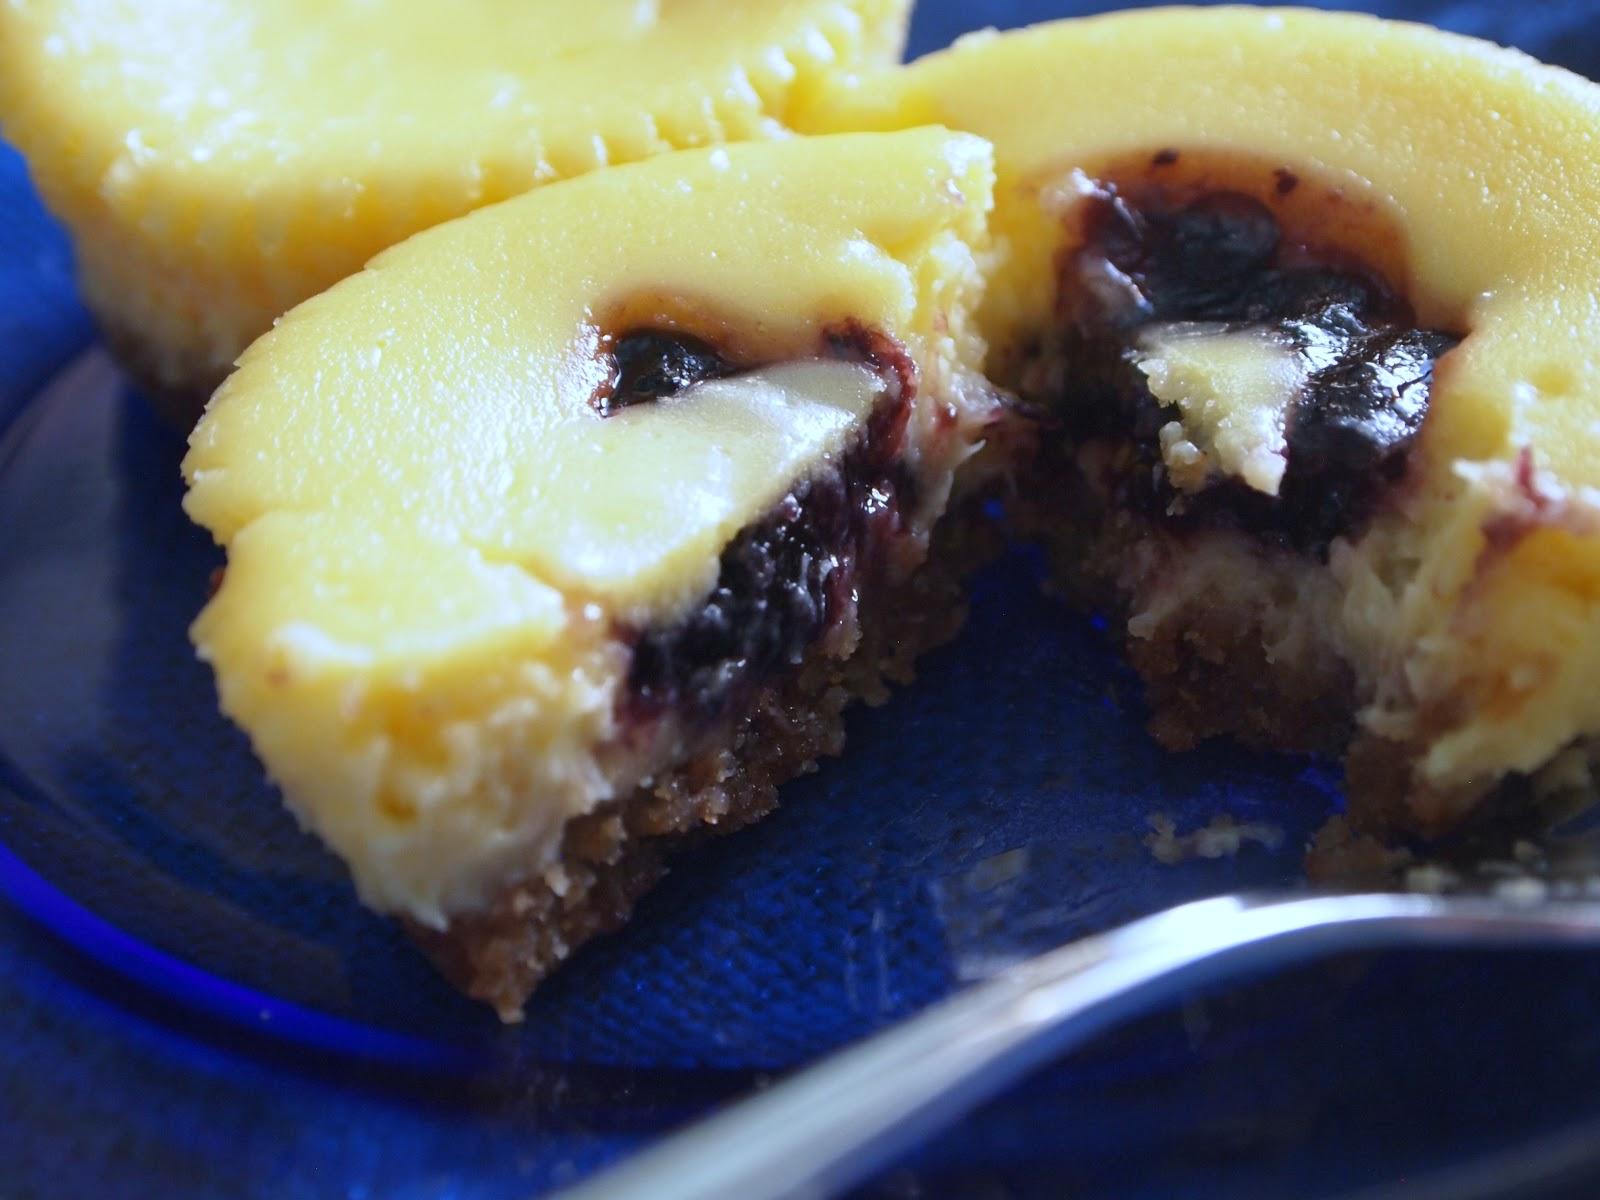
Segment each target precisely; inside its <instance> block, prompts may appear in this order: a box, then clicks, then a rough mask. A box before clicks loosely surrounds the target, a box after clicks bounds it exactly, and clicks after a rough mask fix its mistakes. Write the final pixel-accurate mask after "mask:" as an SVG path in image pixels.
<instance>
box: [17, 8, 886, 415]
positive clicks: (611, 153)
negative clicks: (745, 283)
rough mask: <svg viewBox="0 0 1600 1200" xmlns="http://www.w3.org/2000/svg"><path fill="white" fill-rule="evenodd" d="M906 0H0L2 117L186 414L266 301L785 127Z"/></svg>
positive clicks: (858, 57) (113, 320) (264, 323)
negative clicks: (515, 212) (391, 254)
mask: <svg viewBox="0 0 1600 1200" xmlns="http://www.w3.org/2000/svg"><path fill="white" fill-rule="evenodd" d="M907 9H908V4H907V3H906V0H764V2H763V3H760V4H732V5H730V4H726V3H722V2H721V0H643V2H641V0H593V2H589V3H583V4H566V3H560V2H558V0H536V2H528V0H465V2H462V3H448V4H446V3H406V2H403V0H400V2H390V0H332V2H330V0H272V2H271V3H267V4H258V3H252V2H249V0H9V2H8V3H5V4H0V126H3V128H4V130H5V135H6V137H7V138H8V139H9V140H11V141H12V142H14V143H15V144H16V145H17V146H18V147H19V148H20V149H21V150H22V151H23V153H24V154H25V155H26V156H27V158H28V161H29V164H30V167H31V168H32V171H33V175H34V179H35V180H36V182H37V184H38V186H39V189H40V192H41V193H42V194H43V196H44V198H45V200H46V202H47V203H48V204H49V206H50V208H51V209H52V210H53V211H54V212H55V214H56V215H57V216H58V217H60V218H61V219H62V220H63V221H64V222H65V223H66V225H67V226H68V228H69V229H70V230H71V232H72V234H73V237H74V240H75V242H76V247H77V255H78V266H79V276H80V279H81V282H82V287H83V291H84V295H85V297H86V299H87V300H88V302H89V304H90V305H91V306H92V307H93V309H94V310H95V312H96V314H97V315H98V316H99V318H100V321H101V324H102V326H103V328H104V329H105V331H106V333H107V335H108V337H109V338H110V340H111V341H112V343H113V345H114V346H115V347H116V348H117V349H118V350H119V351H121V353H122V356H123V358H124V360H125V361H126V362H127V363H128V364H129V365H130V366H131V367H132V368H133V369H134V371H135V373H136V374H137V375H138V376H139V377H140V379H141V382H143V383H144V384H145V385H146V387H147V389H148V390H149V391H150V392H151V393H152V395H153V397H154V398H155V399H157V400H158V401H162V402H163V403H164V404H165V405H166V406H167V407H168V409H169V411H171V412H172V414H173V415H174V416H175V417H176V418H177V419H178V420H180V421H181V422H182V423H183V424H184V427H185V428H187V426H188V425H189V424H191V423H192V422H193V421H194V419H195V418H196V417H197V416H198V414H199V410H200V407H201V405H202V404H203V402H204V400H205V399H206V397H207V395H209V393H210V391H211V390H212V389H213V388H214V387H215V386H216V385H217V383H219V382H220V381H221V379H222V376H223V375H224V374H225V373H226V372H227V370H228V369H229V368H230V367H231V365H232V363H233V361H234V359H235V358H237V357H238V355H239V353H240V352H241V351H242V350H243V349H244V348H245V347H246V346H247V345H249V344H250V342H251V341H253V340H254V339H255V338H256V337H257V336H259V335H260V334H262V333H264V332H266V330H267V329H268V327H269V326H270V325H271V323H272V321H273V319H274V318H275V317H277V316H278V315H279V314H281V313H283V312H284V311H286V310H287V309H289V308H291V307H292V306H293V305H295V304H297V303H299V302H300V301H301V300H304V299H306V298H307V297H309V296H311V295H313V294H315V293H316V292H319V291H321V290H322V289H324V288H326V287H327V286H329V285H330V284H332V283H334V282H335V281H337V280H338V279H340V278H342V277H344V276H346V275H348V274H350V273H351V272H352V271H355V270H357V269H358V268H359V267H360V266H361V265H362V263H364V262H365V261H366V260H367V259H368V258H370V257H371V256H372V255H373V254H375V253H377V252H378V251H379V250H382V249H383V248H384V247H386V246H390V245H393V244H394V243H396V242H398V241H400V240H402V239H403V238H405V237H407V236H409V235H410V234H412V233H415V232H417V231H418V230H420V229H426V228H428V227H429V226H432V225H436V224H438V223H439V222H441V221H444V220H447V219H449V218H451V217H454V216H458V215H460V214H461V213H464V212H467V211H469V210H471V209H473V208H477V207H479V206H481V205H484V204H490V203H493V202H495V201H497V200H502V199H505V198H507V197H509V196H514V195H517V194H518V193H520V192H524V191H527V190H528V189H529V188H532V187H535V186H538V185H540V184H543V183H546V182H549V181H551V180H554V179H563V178H568V177H571V176H574V175H580V174H583V173H585V172H588V171H592V170H595V169H597V168H601V167H606V166H610V165H615V164H618V163H624V162H631V161H634V160H636V159H640V158H644V157H647V156H649V155H653V154H658V153H661V152H663V151H667V150H673V149H678V148H683V147H693V146H701V145H710V144H715V143H718V142H730V141H740V140H747V139H765V138H771V137H777V136H783V135H785V134H786V133H787V121H788V112H789V109H790V108H791V106H792V105H793V104H794V102H795V101H796V99H797V98H798V97H799V96H801V95H803V94H805V93H806V92H808V91H809V90H811V89H813V88H814V87H816V86H817V85H818V84H819V82H820V80H821V79H822V78H823V77H824V76H826V75H828V74H830V73H832V72H835V71H844V70H850V69H853V68H855V67H858V66H862V65H867V64H871V65H887V64H889V63H892V62H894V61H895V60H896V59H897V58H898V55H899V51H900V46H901V43H902V39H903V37H904V33H905V23H906V14H907Z"/></svg>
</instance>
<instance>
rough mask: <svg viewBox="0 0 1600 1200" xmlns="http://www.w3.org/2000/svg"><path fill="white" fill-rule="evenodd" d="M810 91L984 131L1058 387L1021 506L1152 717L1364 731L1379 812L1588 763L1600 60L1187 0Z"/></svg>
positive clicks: (975, 46) (1584, 790) (1001, 361)
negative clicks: (1547, 58)
mask: <svg viewBox="0 0 1600 1200" xmlns="http://www.w3.org/2000/svg"><path fill="white" fill-rule="evenodd" d="M1130 81H1131V82H1130ZM805 120H807V121H809V122H811V123H814V124H818V125H838V124H841V123H843V124H850V125H854V126H856V127H867V128H893V127H898V126H907V125H915V124H920V123H923V122H941V123H944V124H948V125H949V126H951V127H953V128H960V129H966V130H969V131H972V132H974V133H977V134H979V135H981V136H983V137H985V138H987V139H989V140H990V141H991V142H992V143H993V145H994V147H995V154H996V170H997V180H998V181H997V190H996V208H995V214H994V219H993V229H994V231H995V234H996V252H995V259H996V262H997V264H998V265H997V268H996V271H995V274H994V278H993V280H992V282H991V286H990V288H989V292H988V295H987V298H986V300H985V302H984V304H983V306H982V309H981V311H980V313H979V324H980V327H981V329H982V331H983V332H984V334H985V335H986V337H987V339H988V342H989V345H990V357H989V360H988V370H989V372H990V373H991V375H992V376H993V377H994V378H995V379H996V380H998V381H999V382H1001V383H1003V384H1005V385H1007V386H1010V387H1013V388H1015V389H1016V390H1017V391H1018V392H1019V393H1020V394H1021V395H1022V396H1023V397H1024V398H1025V399H1027V400H1028V401H1030V402H1032V403H1033V404H1034V405H1036V406H1038V407H1040V408H1042V409H1044V410H1046V411H1047V412H1048V413H1050V414H1051V416H1052V426H1051V433H1050V435H1049V436H1048V437H1047V438H1046V439H1045V443H1046V444H1045V447H1044V449H1043V452H1042V453H1043V466H1042V467H1041V469H1039V470H1038V471H1037V472H1036V474H1035V476H1034V478H1033V481H1032V482H1031V483H1030V484H1028V485H1026V487H1025V492H1026V494H1027V504H1026V505H1025V508H1027V510H1028V514H1027V515H1028V517H1029V518H1031V522H1032V525H1033V528H1035V529H1036V530H1039V531H1041V532H1042V535H1043V536H1044V537H1045V538H1046V539H1047V540H1049V541H1051V542H1052V543H1053V544H1055V545H1056V546H1057V548H1058V549H1059V551H1060V554H1059V556H1058V557H1059V562H1060V570H1061V572H1062V574H1063V575H1064V577H1065V578H1066V580H1067V581H1068V582H1069V583H1070V584H1072V585H1074V586H1075V587H1077V588H1078V589H1079V590H1080V591H1081V593H1082V594H1083V595H1085V596H1086V597H1087V599H1088V600H1089V601H1090V602H1091V603H1095V604H1098V605H1103V606H1106V607H1108V608H1110V609H1112V610H1113V611H1116V612H1119V613H1120V614H1121V617H1122V621H1123V624H1122V629H1123V630H1124V634H1125V638H1126V642H1127V645H1128V648H1129V652H1130V654H1131V656H1132V659H1133V662H1134V663H1135V665H1136V666H1137V667H1138V668H1139V670H1140V671H1141V672H1142V674H1143V675H1144V677H1145V679H1146V681H1147V683H1148V686H1149V695H1150V700H1151V703H1152V706H1153V711H1154V717H1153V728H1154V731H1155V733H1156V734H1157V736H1158V738H1159V739H1160V740H1161V741H1163V742H1165V743H1166V744H1168V745H1171V746H1178V747H1182V746H1188V745H1192V744H1193V743H1195V742H1196V741H1198V740H1200V739H1202V738H1206V737H1210V736H1212V735H1216V734H1231V735H1237V736H1242V737H1243V738H1245V739H1246V740H1248V741H1252V742H1257V743H1263V744H1266V745H1271V746H1283V747H1309V748H1319V749H1332V750H1336V751H1342V752H1345V753H1346V755H1347V765H1348V776H1349V787H1350V806H1351V808H1350V820H1351V823H1352V824H1353V826H1354V827H1355V828H1356V829H1357V830H1358V831H1368V832H1375V833H1378V834H1381V835H1383V836H1386V837H1392V836H1396V835H1401V836H1403V835H1409V834H1422V835H1436V834H1439V833H1441V832H1443V831H1445V830H1449V829H1453V828H1457V827H1459V826H1460V825H1461V824H1462V823H1463V822H1468V821H1470V820H1475V819H1479V818H1484V817H1486V815H1492V814H1494V813H1496V812H1500V811H1503V810H1505V809H1506V808H1508V807H1515V806H1517V805H1519V804H1521V803H1523V801H1524V800H1525V799H1526V798H1528V797H1529V796H1534V797H1549V796H1552V795H1559V794H1571V793H1576V794H1581V795H1584V796H1592V794H1593V783H1592V780H1591V773H1592V764H1593V759H1594V755H1595V745H1596V742H1595V739H1596V734H1597V732H1600V690H1597V689H1596V688H1595V687H1594V686H1593V681H1594V680H1595V679H1596V678H1600V491H1597V490H1596V488H1597V487H1600V158H1597V156H1596V154H1595V152H1594V145H1595V140H1596V138H1597V137H1600V89H1597V88H1596V87H1594V86H1593V85H1591V84H1589V83H1587V82H1585V81H1583V80H1580V79H1578V78H1576V77H1575V76H1572V75H1570V74H1567V73H1566V72H1563V71H1559V70H1555V69H1552V68H1548V67H1544V66H1542V65H1540V64H1538V63H1536V62H1534V61H1532V60H1531V59H1528V58H1526V57H1524V56H1523V55H1521V54H1516V53H1512V52H1508V51H1505V50H1501V49H1498V48H1496V47H1493V46H1489V45H1486V44H1483V43H1480V42H1475V41H1470V40H1465V39H1462V38H1459V37H1453V36H1449V35H1446V34H1443V33H1440V32H1438V31H1436V30H1432V29H1427V28H1424V27H1421V26H1410V25H1401V24H1394V23H1385V22H1380V21H1377V20H1374V19H1371V18H1366V17H1359V16H1350V15H1330V14H1319V13H1313V12H1305V11H1292V10H1284V11H1266V10H1252V9H1224V10H1187V9H1173V10H1162V11H1146V12H1140V13H1134V14H1126V15H1119V16H1112V17H1105V18H1096V19H1090V20H1083V21H1069V22H1061V23H1057V24H1054V25H1046V26H1041V27H1038V28H1035V29H1031V30H1026V31H1021V32H1017V33H1010V34H1001V35H994V34H989V35H978V36H975V37H972V38H969V39H966V40H964V41H962V42H960V43H958V44H957V45H956V46H955V47H953V48H952V49H951V50H949V51H947V52H944V53H941V54H937V55H934V56H932V57H930V58H927V59H925V60H922V61H920V62H918V63H915V64H913V65H912V66H910V67H909V68H907V69H905V70H902V71H890V72H882V73H879V74H877V75H868V76H866V77H864V78H862V79H860V80H857V81H848V82H847V83H846V84H844V85H843V86H841V87H839V88H836V89H833V90H831V91H828V92H826V93H824V94H823V95H821V96H820V97H819V100H818V103H817V104H816V106H815V107H814V108H813V109H812V110H810V111H809V112H808V113H807V115H806V117H805ZM1062 481H1065V482H1062ZM1344 832H1347V831H1343V832H1342V831H1339V830H1334V831H1332V832H1330V834H1329V838H1330V839H1331V840H1332V841H1337V840H1338V839H1339V838H1340V837H1342V836H1344Z"/></svg>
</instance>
